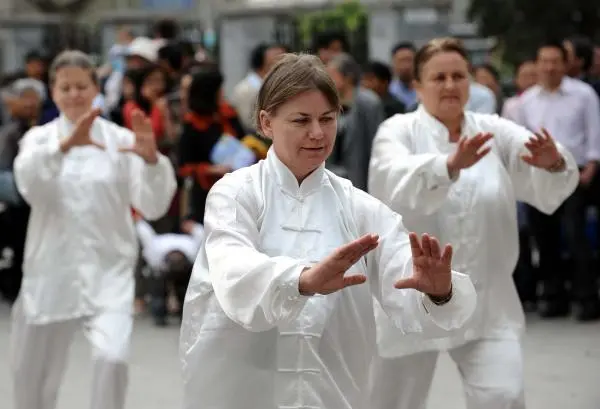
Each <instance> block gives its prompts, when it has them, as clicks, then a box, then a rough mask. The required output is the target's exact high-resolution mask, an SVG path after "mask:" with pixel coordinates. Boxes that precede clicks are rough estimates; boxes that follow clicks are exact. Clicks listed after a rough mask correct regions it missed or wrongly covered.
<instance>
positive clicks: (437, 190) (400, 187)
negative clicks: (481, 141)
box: [369, 115, 456, 215]
mask: <svg viewBox="0 0 600 409" xmlns="http://www.w3.org/2000/svg"><path fill="white" fill-rule="evenodd" d="M407 117H408V116H404V115H396V116H394V117H392V118H390V119H388V120H387V121H385V122H384V123H383V124H382V125H381V126H380V127H379V130H378V132H377V135H376V136H375V140H374V141H373V151H372V154H371V162H370V166H369V193H371V194H372V195H373V196H374V197H376V198H378V199H380V200H381V201H383V202H384V203H386V204H387V205H388V206H389V207H391V208H392V209H393V210H394V211H397V212H400V213H405V212H408V213H410V214H421V215H430V214H433V213H434V212H436V211H437V210H438V209H439V208H440V207H441V206H442V204H443V203H444V201H445V200H446V197H447V195H448V191H449V190H450V187H451V186H452V183H453V182H454V181H456V178H455V179H451V178H450V175H449V174H448V168H447V166H446V162H447V159H448V156H447V155H444V154H436V153H424V154H414V153H412V149H411V136H412V135H411V132H412V129H411V126H410V123H409V122H408V121H407Z"/></svg>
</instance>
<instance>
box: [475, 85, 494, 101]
mask: <svg viewBox="0 0 600 409" xmlns="http://www.w3.org/2000/svg"><path fill="white" fill-rule="evenodd" d="M469 88H470V92H471V93H472V94H474V95H475V96H477V97H480V98H481V97H484V98H488V97H490V98H495V96H494V92H493V91H492V90H491V89H489V88H488V87H486V86H483V85H481V84H478V83H476V82H471V85H470V87H469Z"/></svg>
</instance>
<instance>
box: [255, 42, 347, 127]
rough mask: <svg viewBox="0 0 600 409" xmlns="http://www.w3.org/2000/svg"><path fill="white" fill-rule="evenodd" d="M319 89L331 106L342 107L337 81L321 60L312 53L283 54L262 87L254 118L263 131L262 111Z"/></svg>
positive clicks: (274, 109)
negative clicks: (335, 81) (261, 123)
mask: <svg viewBox="0 0 600 409" xmlns="http://www.w3.org/2000/svg"><path fill="white" fill-rule="evenodd" d="M315 90H316V91H320V92H321V93H323V95H324V96H325V98H326V99H327V101H328V102H329V103H330V104H331V106H332V107H333V108H334V109H336V110H339V109H340V108H341V104H340V97H339V95H338V92H337V88H336V87H335V83H334V82H333V80H332V79H331V77H330V76H329V74H328V73H327V71H326V70H325V66H324V65H323V63H322V62H321V60H320V59H319V58H318V57H316V56H314V55H309V54H289V53H288V54H284V55H283V56H282V57H281V58H280V59H279V60H278V61H277V63H276V64H275V65H274V66H273V68H271V70H270V71H269V73H268V74H267V76H266V77H265V80H264V82H263V84H262V86H261V87H260V91H259V93H258V98H257V101H256V110H255V114H254V121H255V125H256V129H257V130H258V131H259V132H260V131H261V129H260V128H261V126H260V112H261V111H266V112H269V113H275V111H276V110H277V108H279V107H280V106H281V105H283V104H284V103H285V102H287V101H288V100H290V99H291V98H294V97H295V96H297V95H300V94H302V93H304V92H307V91H315Z"/></svg>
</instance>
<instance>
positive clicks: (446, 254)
mask: <svg viewBox="0 0 600 409" xmlns="http://www.w3.org/2000/svg"><path fill="white" fill-rule="evenodd" d="M452 253H453V249H452V246H451V245H449V244H446V246H445V247H444V251H443V252H442V258H441V260H442V262H443V263H444V264H446V265H448V266H451V265H452Z"/></svg>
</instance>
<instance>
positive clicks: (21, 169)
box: [13, 124, 64, 205]
mask: <svg viewBox="0 0 600 409" xmlns="http://www.w3.org/2000/svg"><path fill="white" fill-rule="evenodd" d="M51 126H52V124H48V125H46V126H40V127H35V128H32V129H30V130H29V131H28V132H27V133H26V134H25V135H24V136H23V139H21V142H20V144H19V154H18V155H17V157H16V159H15V162H14V171H13V172H14V177H15V182H16V184H17V189H18V190H19V193H20V194H21V196H23V198H24V199H25V201H26V202H27V203H29V204H30V205H37V204H42V205H43V204H44V203H45V202H47V201H48V199H49V198H50V197H53V196H54V195H55V194H56V193H57V182H58V179H59V178H58V177H59V175H60V172H61V170H62V164H63V158H64V154H63V153H62V152H61V150H60V140H59V138H58V137H57V136H56V135H54V132H53V131H52V128H51Z"/></svg>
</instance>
